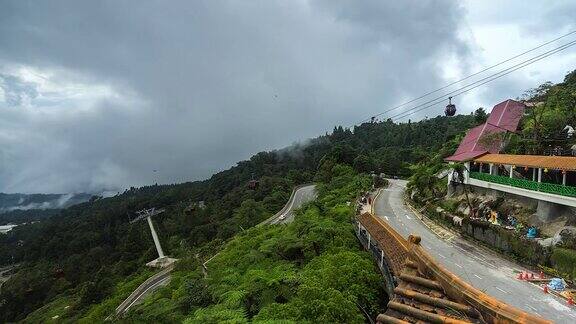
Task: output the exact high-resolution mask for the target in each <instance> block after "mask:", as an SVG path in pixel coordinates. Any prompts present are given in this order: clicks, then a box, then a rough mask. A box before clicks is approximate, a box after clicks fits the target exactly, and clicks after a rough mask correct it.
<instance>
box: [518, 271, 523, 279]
mask: <svg viewBox="0 0 576 324" xmlns="http://www.w3.org/2000/svg"><path fill="white" fill-rule="evenodd" d="M516 279H518V280H522V279H523V278H522V272H520V273H519V274H518V278H516Z"/></svg>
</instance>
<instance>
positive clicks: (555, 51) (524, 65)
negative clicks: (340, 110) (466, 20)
mask: <svg viewBox="0 0 576 324" xmlns="http://www.w3.org/2000/svg"><path fill="white" fill-rule="evenodd" d="M574 45H576V40H574V41H571V42H570V43H567V44H564V45H562V46H561V47H559V48H556V49H554V50H553V51H549V52H547V54H546V55H544V56H540V55H539V56H540V57H534V58H532V59H530V60H527V61H525V62H524V63H525V64H523V65H522V66H518V67H516V68H514V69H512V70H510V71H506V70H503V71H501V72H498V73H495V74H493V75H491V76H490V77H492V78H491V79H489V80H487V81H485V82H482V83H480V84H477V85H474V86H473V87H471V88H469V89H466V90H462V89H465V88H467V87H468V86H470V85H472V84H473V83H471V84H469V85H467V86H464V87H462V88H460V89H456V90H455V91H453V92H450V93H448V94H450V95H451V96H452V98H454V97H456V96H459V95H461V94H464V93H466V92H468V91H470V90H473V89H476V88H478V87H480V86H482V85H484V84H486V83H489V82H492V81H494V80H496V79H499V78H501V77H503V76H506V75H508V74H510V73H512V72H514V71H516V70H519V69H521V68H523V67H526V66H528V65H530V64H532V63H535V62H538V61H540V60H543V59H545V58H547V57H548V56H551V55H554V54H556V53H558V52H560V51H563V50H565V49H567V48H569V47H571V46H574ZM529 61H531V62H529ZM526 62H527V63H526ZM504 71H505V73H503V74H500V73H502V72H504ZM497 74H500V75H497ZM485 79H487V78H484V79H483V80H485ZM460 90H462V91H460ZM448 94H446V95H448ZM446 95H444V96H442V97H438V98H436V99H433V100H430V101H428V103H430V102H432V101H436V102H433V103H431V104H430V105H426V106H424V107H422V108H420V109H416V110H414V108H419V107H421V106H422V105H419V106H416V107H413V108H411V109H409V110H408V111H403V112H401V113H398V114H396V115H394V116H392V117H389V118H390V119H394V118H397V120H398V119H402V118H405V117H407V116H410V115H412V114H414V113H416V112H419V111H422V110H424V109H427V108H430V107H433V106H435V105H437V104H439V103H441V102H443V101H445V99H446V98H444V97H445V96H446ZM441 98H442V100H438V99H441ZM404 114H405V115H404ZM403 115H404V116H403Z"/></svg>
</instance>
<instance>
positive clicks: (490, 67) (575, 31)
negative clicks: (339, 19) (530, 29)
mask: <svg viewBox="0 0 576 324" xmlns="http://www.w3.org/2000/svg"><path fill="white" fill-rule="evenodd" d="M574 33H576V30H573V31H571V32H569V33H566V34H564V35H562V36H559V37H556V38H554V39H552V40H550V41H547V42H545V43H542V44H540V45H538V46H536V47H533V48H531V49H529V50H526V51H524V52H522V53H520V54H517V55H515V56H513V57H510V58H508V59H506V60H504V61H501V62H499V63H496V64H494V65H491V66H489V67H486V68H484V69H482V70H480V71H478V72H475V73H473V74H470V75H468V76H466V77H464V78H462V79H460V80H457V81H454V82H451V83H449V84H447V85H445V86H442V87H440V88H438V89H435V90H432V91H430V92H427V93H425V94H423V95H421V96H419V97H417V98H414V99H411V100H409V101H406V102H404V103H402V104H399V105H397V106H395V107H392V108H390V109H387V110H385V111H383V112H381V113H378V114H376V115H374V116H371V117H369V118H366V119H364V120H362V121H360V122H359V123H356V124H354V125H351V126H352V127H353V126H355V125H357V124H361V123H364V122H367V121H369V120H371V119H372V117H379V116H382V115H383V114H385V113H388V112H390V111H392V110H396V109H398V108H400V107H403V106H405V105H407V104H410V103H413V102H415V101H417V100H420V99H422V98H424V97H427V96H429V95H431V94H433V93H436V92H438V91H441V90H444V89H446V88H448V87H450V86H452V85H454V84H456V83H459V82H462V81H464V80H467V79H469V78H471V77H473V76H476V75H478V74H481V73H483V72H486V71H488V70H490V69H493V68H495V67H497V66H500V65H502V64H504V63H507V62H510V61H511V60H514V59H516V58H518V57H521V56H523V55H526V54H528V53H530V52H533V51H535V50H537V49H539V48H542V47H544V46H546V45H549V44H551V43H553V42H555V41H557V40H559V39H562V38H564V37H567V36H570V35H572V34H574Z"/></svg>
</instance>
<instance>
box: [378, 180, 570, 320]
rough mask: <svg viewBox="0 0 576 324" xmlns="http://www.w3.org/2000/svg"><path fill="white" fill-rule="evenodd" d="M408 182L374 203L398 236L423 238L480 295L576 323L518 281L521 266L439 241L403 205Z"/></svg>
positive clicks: (459, 242)
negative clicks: (481, 292)
mask: <svg viewBox="0 0 576 324" xmlns="http://www.w3.org/2000/svg"><path fill="white" fill-rule="evenodd" d="M406 183H407V181H405V180H390V186H389V187H388V188H386V189H384V190H383V191H382V193H381V194H380V196H379V197H378V199H377V200H376V202H375V206H374V211H375V214H376V215H377V216H378V217H380V218H382V219H384V220H385V221H386V222H388V224H390V225H391V226H392V227H393V228H394V229H395V230H396V231H398V233H400V234H401V235H402V236H404V237H407V236H408V235H409V234H416V235H420V236H421V237H422V241H421V245H422V247H423V248H424V249H425V250H426V252H428V253H430V255H432V256H433V257H434V258H435V259H436V261H438V262H439V263H440V264H442V265H443V266H444V267H445V268H447V269H448V270H449V271H451V272H452V273H454V274H456V275H457V276H459V277H460V278H461V279H462V280H464V281H466V282H467V283H469V284H471V285H472V286H474V287H475V288H477V289H478V290H480V291H483V292H485V293H487V294H488V295H491V296H493V297H495V298H497V299H499V300H501V301H503V302H505V303H508V304H510V305H512V306H515V307H517V308H519V309H522V310H524V311H526V312H529V313H532V314H536V315H539V316H541V317H543V318H546V319H549V320H552V321H554V322H556V323H576V309H570V308H568V307H567V306H566V302H565V301H564V300H562V299H560V298H556V297H554V296H552V295H550V294H544V293H543V292H542V290H540V289H539V288H538V287H536V286H534V285H532V284H529V283H527V282H524V281H519V280H517V279H516V273H515V272H514V271H515V270H516V271H518V270H521V269H522V267H521V266H520V265H518V264H515V263H513V262H510V261H508V260H506V259H504V258H502V257H501V256H499V255H498V254H496V253H495V252H492V251H489V250H487V249H485V248H480V247H478V246H477V245H473V243H470V242H467V241H466V240H464V239H463V238H461V237H460V236H453V235H450V236H451V237H448V238H447V239H446V240H442V239H440V238H439V237H438V236H437V235H435V234H434V233H433V232H432V231H431V230H430V229H429V228H428V227H426V226H425V225H424V223H422V221H421V220H420V219H419V218H418V217H416V215H415V214H414V213H413V212H412V211H411V210H410V209H409V208H408V207H407V206H405V205H404V200H403V196H404V189H405V188H406Z"/></svg>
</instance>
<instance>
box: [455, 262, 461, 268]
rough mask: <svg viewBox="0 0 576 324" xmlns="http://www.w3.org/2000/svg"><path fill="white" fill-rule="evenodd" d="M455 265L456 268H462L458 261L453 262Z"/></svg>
mask: <svg viewBox="0 0 576 324" xmlns="http://www.w3.org/2000/svg"><path fill="white" fill-rule="evenodd" d="M454 265H455V266H457V267H458V268H460V269H462V266H461V265H459V264H458V263H454Z"/></svg>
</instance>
